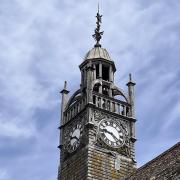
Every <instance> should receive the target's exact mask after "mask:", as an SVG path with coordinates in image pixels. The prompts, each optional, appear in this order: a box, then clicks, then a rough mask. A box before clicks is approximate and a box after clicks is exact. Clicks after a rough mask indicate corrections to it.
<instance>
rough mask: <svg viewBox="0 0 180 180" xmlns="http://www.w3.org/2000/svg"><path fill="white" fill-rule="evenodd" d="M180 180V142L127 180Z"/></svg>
mask: <svg viewBox="0 0 180 180" xmlns="http://www.w3.org/2000/svg"><path fill="white" fill-rule="evenodd" d="M164 179H167V180H180V142H178V143H177V144H175V145H174V146H172V147H171V148H170V149H168V150H167V151H165V152H164V153H162V154H160V155H159V156H157V157H156V158H154V159H153V160H151V161H149V162H148V163H146V164H145V165H143V166H142V167H140V168H138V169H137V170H136V171H135V172H134V173H133V174H131V175H130V176H129V177H127V178H126V180H164Z"/></svg>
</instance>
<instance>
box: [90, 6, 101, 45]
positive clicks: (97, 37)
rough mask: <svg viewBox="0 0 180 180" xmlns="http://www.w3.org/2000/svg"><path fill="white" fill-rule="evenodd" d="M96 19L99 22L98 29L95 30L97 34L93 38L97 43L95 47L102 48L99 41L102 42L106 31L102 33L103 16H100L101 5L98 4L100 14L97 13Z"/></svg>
mask: <svg viewBox="0 0 180 180" xmlns="http://www.w3.org/2000/svg"><path fill="white" fill-rule="evenodd" d="M96 18H97V22H96V25H97V27H96V29H95V30H94V32H95V34H93V35H92V36H93V38H94V39H95V41H96V44H95V45H94V47H101V44H100V43H99V41H100V40H101V37H102V35H103V33H104V31H100V27H101V25H100V24H101V23H102V15H100V14H99V4H98V12H97V15H96Z"/></svg>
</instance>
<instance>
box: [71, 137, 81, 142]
mask: <svg viewBox="0 0 180 180" xmlns="http://www.w3.org/2000/svg"><path fill="white" fill-rule="evenodd" d="M72 139H76V140H77V141H79V139H78V138H77V137H76V136H72V137H71V140H72Z"/></svg>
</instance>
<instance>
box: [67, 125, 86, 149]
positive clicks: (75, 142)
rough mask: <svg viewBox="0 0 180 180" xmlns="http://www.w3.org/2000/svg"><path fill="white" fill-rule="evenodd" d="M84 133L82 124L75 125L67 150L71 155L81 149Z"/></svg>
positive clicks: (71, 131)
mask: <svg viewBox="0 0 180 180" xmlns="http://www.w3.org/2000/svg"><path fill="white" fill-rule="evenodd" d="M82 131H83V127H82V125H81V124H80V123H79V124H76V125H74V126H73V127H72V128H71V129H70V132H69V135H68V138H67V143H66V148H67V150H68V152H69V153H72V152H74V151H75V150H76V149H77V148H78V147H79V145H80V139H81V136H82Z"/></svg>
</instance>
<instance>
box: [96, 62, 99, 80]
mask: <svg viewBox="0 0 180 180" xmlns="http://www.w3.org/2000/svg"><path fill="white" fill-rule="evenodd" d="M98 78H99V64H96V79H98Z"/></svg>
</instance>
